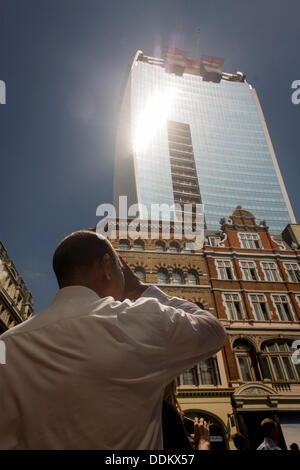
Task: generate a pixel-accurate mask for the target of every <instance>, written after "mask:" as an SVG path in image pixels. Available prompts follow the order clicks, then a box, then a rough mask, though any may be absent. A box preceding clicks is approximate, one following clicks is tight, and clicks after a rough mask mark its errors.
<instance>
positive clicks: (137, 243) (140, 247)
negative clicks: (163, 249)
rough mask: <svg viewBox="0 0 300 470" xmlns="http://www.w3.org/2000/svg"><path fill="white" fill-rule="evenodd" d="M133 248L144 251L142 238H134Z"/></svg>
mask: <svg viewBox="0 0 300 470" xmlns="http://www.w3.org/2000/svg"><path fill="white" fill-rule="evenodd" d="M133 249H134V250H135V251H144V249H145V245H144V242H143V240H135V241H134V243H133Z"/></svg>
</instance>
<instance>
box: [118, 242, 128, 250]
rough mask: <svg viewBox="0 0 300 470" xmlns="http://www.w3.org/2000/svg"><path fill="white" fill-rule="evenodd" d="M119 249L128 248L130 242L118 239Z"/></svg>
mask: <svg viewBox="0 0 300 470" xmlns="http://www.w3.org/2000/svg"><path fill="white" fill-rule="evenodd" d="M119 250H122V251H125V250H130V244H129V241H128V240H125V239H123V240H119Z"/></svg>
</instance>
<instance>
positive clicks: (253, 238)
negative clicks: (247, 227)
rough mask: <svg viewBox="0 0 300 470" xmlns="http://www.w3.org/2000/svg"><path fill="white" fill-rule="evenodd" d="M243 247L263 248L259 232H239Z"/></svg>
mask: <svg viewBox="0 0 300 470" xmlns="http://www.w3.org/2000/svg"><path fill="white" fill-rule="evenodd" d="M238 235H239V239H240V243H241V247H242V248H249V249H258V250H259V249H261V248H262V245H261V241H260V238H259V235H258V234H257V233H239V234H238Z"/></svg>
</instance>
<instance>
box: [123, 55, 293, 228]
mask: <svg viewBox="0 0 300 470" xmlns="http://www.w3.org/2000/svg"><path fill="white" fill-rule="evenodd" d="M221 65H222V61H221V60H220V59H216V58H214V57H207V56H204V57H202V59H201V60H200V61H194V60H191V59H189V58H188V57H187V56H186V53H185V52H184V51H181V50H178V49H170V48H169V49H166V50H165V52H164V58H163V59H157V58H152V57H148V56H145V55H144V54H143V52H141V51H138V52H137V54H136V56H135V59H134V61H133V64H132V67H131V70H130V74H129V77H128V81H127V83H126V87H125V90H124V94H123V99H122V104H121V110H120V121H119V127H118V135H117V145H116V156H115V172H114V178H115V180H114V198H115V204H116V205H117V203H118V197H119V195H127V196H128V198H129V200H128V204H133V203H136V202H138V203H142V204H145V205H147V206H150V205H151V204H153V203H156V204H163V203H167V204H174V202H179V203H183V202H189V203H191V202H195V203H196V202H201V203H202V204H204V215H205V221H206V227H207V229H212V230H213V229H219V221H220V219H221V218H222V217H227V216H229V215H230V214H231V213H232V212H233V210H234V209H235V208H236V206H237V205H240V206H242V207H243V208H244V209H246V210H248V211H250V212H252V213H254V214H255V216H256V217H257V219H259V220H261V219H264V220H266V221H267V224H268V226H269V227H270V231H271V232H273V233H279V232H281V231H282V230H283V229H284V227H285V226H286V225H287V224H288V223H290V222H292V223H295V222H296V221H295V217H294V214H293V211H292V208H291V204H290V202H289V198H288V195H287V192H286V189H285V185H284V182H283V180H282V176H281V173H280V169H279V166H278V163H277V159H276V156H275V153H274V149H273V146H272V142H271V139H270V136H269V133H268V130H267V126H266V123H265V120H264V116H263V113H262V109H261V106H260V103H259V100H258V97H257V94H256V92H255V90H254V88H253V87H252V86H251V85H250V84H249V83H247V81H246V80H245V76H244V75H243V74H242V73H241V72H237V73H236V74H229V73H224V72H222V71H221V69H220V66H221Z"/></svg>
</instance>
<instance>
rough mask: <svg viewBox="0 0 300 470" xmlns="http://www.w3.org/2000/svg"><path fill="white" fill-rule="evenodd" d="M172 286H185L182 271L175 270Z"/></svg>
mask: <svg viewBox="0 0 300 470" xmlns="http://www.w3.org/2000/svg"><path fill="white" fill-rule="evenodd" d="M172 284H184V280H183V273H182V271H181V270H180V269H174V271H173V272H172Z"/></svg>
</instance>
